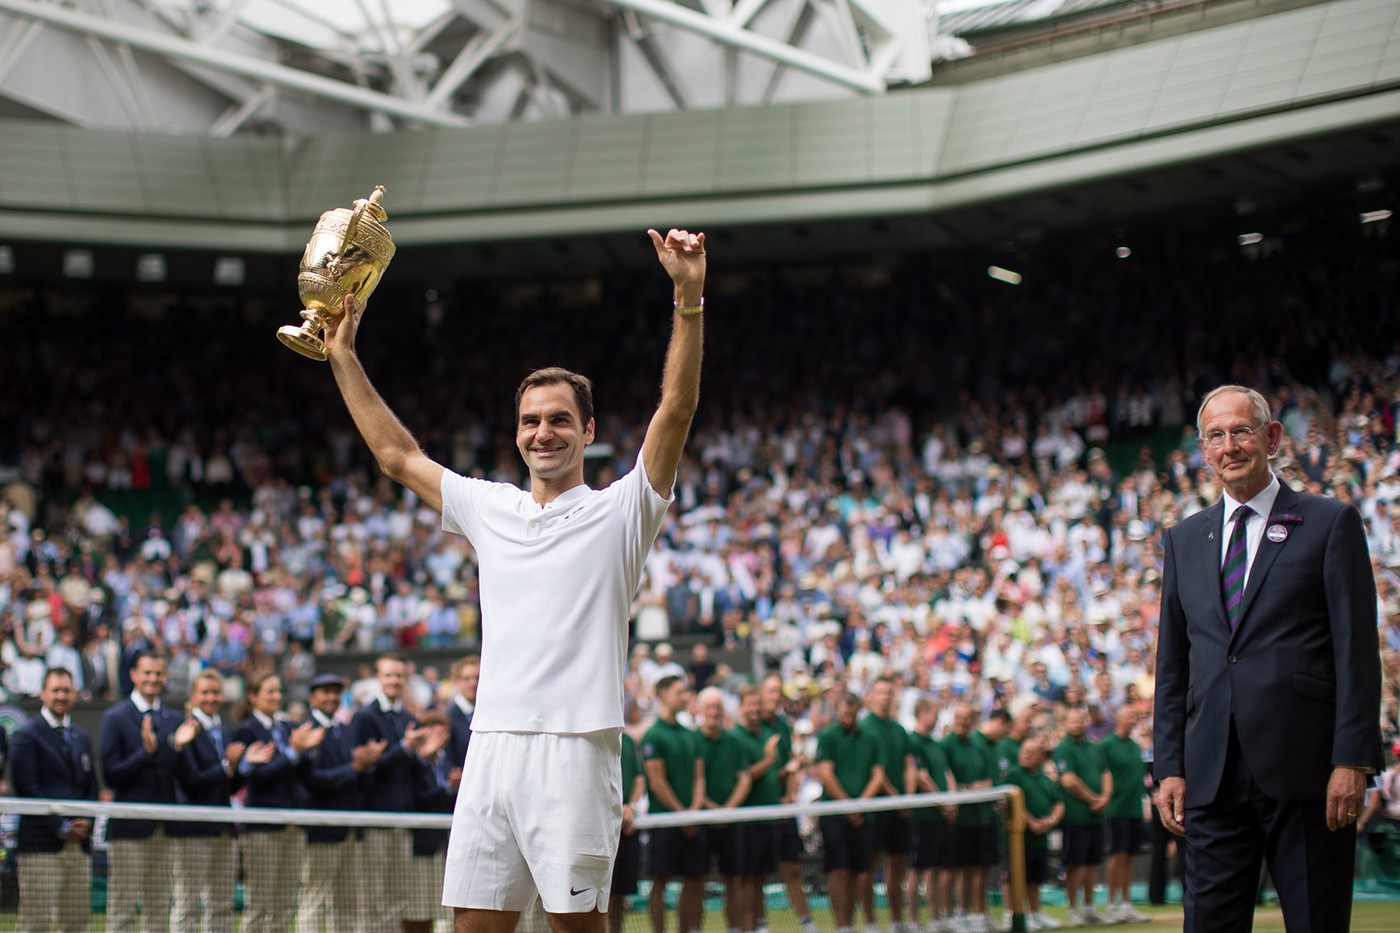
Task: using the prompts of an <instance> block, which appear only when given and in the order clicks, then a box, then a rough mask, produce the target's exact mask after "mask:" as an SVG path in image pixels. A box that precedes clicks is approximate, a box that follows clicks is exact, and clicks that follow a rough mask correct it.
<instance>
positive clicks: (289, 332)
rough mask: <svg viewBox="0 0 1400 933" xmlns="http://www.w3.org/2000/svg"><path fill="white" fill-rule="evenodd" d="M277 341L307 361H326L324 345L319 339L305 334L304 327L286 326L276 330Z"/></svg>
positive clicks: (313, 335)
mask: <svg viewBox="0 0 1400 933" xmlns="http://www.w3.org/2000/svg"><path fill="white" fill-rule="evenodd" d="M277 339H278V340H280V341H282V342H283V343H284V344H286V345H287V346H289V347H291V348H292V349H293V350H295V351H297V352H298V353H300V354H301V355H302V356H304V357H307V358H308V359H313V360H320V361H322V362H325V360H326V345H325V343H324V342H322V340H321V338H320V337H317V336H316V335H315V334H309V333H307V332H306V328H305V327H293V326H292V325H290V324H288V325H286V326H285V327H279V328H277Z"/></svg>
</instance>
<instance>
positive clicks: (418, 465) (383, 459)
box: [325, 295, 442, 512]
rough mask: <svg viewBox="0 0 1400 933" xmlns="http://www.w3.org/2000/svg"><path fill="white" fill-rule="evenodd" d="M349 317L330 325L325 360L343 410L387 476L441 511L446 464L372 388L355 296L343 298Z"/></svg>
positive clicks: (346, 314) (337, 318)
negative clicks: (359, 342)
mask: <svg viewBox="0 0 1400 933" xmlns="http://www.w3.org/2000/svg"><path fill="white" fill-rule="evenodd" d="M344 310H345V313H344V314H342V315H339V316H338V317H336V318H333V319H332V320H331V323H330V324H329V325H327V327H326V336H325V340H326V356H327V358H328V359H329V360H330V363H331V372H333V373H334V374H335V383H336V385H337V386H339V387H340V394H341V397H342V398H344V399H345V407H346V408H348V409H349V410H350V417H351V418H353V419H354V420H355V427H357V428H359V430H360V435H361V436H362V437H364V439H365V443H366V444H368V445H369V449H370V453H372V454H374V459H375V460H377V461H379V468H380V469H381V470H383V471H384V475H385V476H387V477H389V478H390V479H392V480H394V481H395V482H398V483H402V484H403V485H405V486H407V487H408V488H409V489H412V490H413V491H414V492H415V493H417V494H418V498H420V499H422V500H423V502H424V503H426V504H427V505H429V506H431V507H432V508H433V509H434V510H435V511H438V512H441V511H442V466H441V465H440V464H438V463H434V462H433V461H432V460H430V459H428V457H427V455H426V454H424V453H423V450H422V448H421V447H419V446H418V442H417V441H415V440H414V439H413V435H412V434H410V433H408V428H405V427H404V426H403V422H401V421H399V419H398V418H397V417H396V416H395V415H394V413H393V412H392V411H390V410H389V406H388V405H387V404H385V402H384V399H383V398H382V397H380V395H379V393H378V392H376V391H375V389H374V386H372V385H370V382H369V376H367V375H365V368H364V367H363V366H361V365H360V358H359V357H358V356H357V355H356V354H355V332H356V331H357V330H358V329H359V326H360V316H361V315H363V314H364V313H365V309H364V307H363V306H362V305H357V304H356V303H355V299H354V297H353V296H351V295H346V296H345V306H344Z"/></svg>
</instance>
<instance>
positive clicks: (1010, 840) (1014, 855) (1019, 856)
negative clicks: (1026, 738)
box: [1006, 787, 1026, 933]
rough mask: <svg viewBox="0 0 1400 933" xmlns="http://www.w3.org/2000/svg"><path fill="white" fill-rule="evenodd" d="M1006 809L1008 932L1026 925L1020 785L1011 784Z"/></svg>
mask: <svg viewBox="0 0 1400 933" xmlns="http://www.w3.org/2000/svg"><path fill="white" fill-rule="evenodd" d="M1007 799H1008V800H1009V801H1010V804H1011V805H1010V806H1009V807H1007V810H1006V842H1007V846H1006V848H1007V855H1006V857H1007V862H1008V864H1007V866H1006V877H1007V880H1008V882H1009V887H1010V889H1011V890H1010V892H1009V894H1010V896H1009V897H1008V898H1007V904H1006V907H1007V910H1008V912H1009V913H1010V915H1011V928H1010V929H1011V933H1024V931H1025V929H1026V836H1025V834H1026V799H1025V796H1024V795H1023V794H1022V793H1021V788H1019V787H1013V788H1011V794H1010V796H1009V797H1008V798H1007Z"/></svg>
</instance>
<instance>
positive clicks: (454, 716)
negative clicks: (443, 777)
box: [447, 654, 481, 768]
mask: <svg viewBox="0 0 1400 933" xmlns="http://www.w3.org/2000/svg"><path fill="white" fill-rule="evenodd" d="M480 682H481V656H480V655H475V654H469V655H466V656H465V657H462V658H458V659H457V660H456V661H455V662H454V663H453V665H452V686H454V687H455V688H456V696H454V697H453V698H452V704H451V705H450V706H448V707H447V719H448V722H450V723H451V724H452V743H451V744H450V745H449V746H448V751H447V754H448V757H449V758H450V759H451V760H452V763H453V766H454V767H457V768H461V767H462V762H463V761H465V760H466V757H467V746H468V745H469V744H470V743H471V736H472V716H473V715H474V714H475V713H476V687H477V684H478V683H480Z"/></svg>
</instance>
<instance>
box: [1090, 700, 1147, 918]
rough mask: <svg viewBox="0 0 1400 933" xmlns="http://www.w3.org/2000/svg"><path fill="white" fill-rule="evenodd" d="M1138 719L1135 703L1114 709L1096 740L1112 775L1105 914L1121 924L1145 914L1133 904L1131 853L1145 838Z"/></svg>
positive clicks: (1143, 773) (1144, 765) (1144, 792)
mask: <svg viewBox="0 0 1400 933" xmlns="http://www.w3.org/2000/svg"><path fill="white" fill-rule="evenodd" d="M1141 718H1142V716H1141V713H1139V711H1138V708H1137V707H1136V706H1124V707H1122V708H1121V709H1119V710H1118V719H1117V723H1116V724H1115V727H1114V730H1113V732H1112V733H1111V734H1109V735H1107V736H1105V737H1104V740H1103V741H1102V742H1100V743H1099V747H1100V748H1101V749H1103V754H1104V758H1106V759H1107V760H1108V770H1109V773H1110V774H1112V775H1113V797H1112V799H1111V800H1109V802H1108V812H1107V816H1108V915H1109V916H1110V917H1112V918H1114V919H1116V920H1119V921H1120V922H1123V923H1143V922H1145V921H1146V920H1147V919H1148V917H1147V914H1145V913H1143V912H1142V911H1140V910H1138V909H1137V908H1136V907H1134V906H1133V899H1132V897H1131V895H1130V894H1129V889H1130V888H1131V887H1132V884H1133V855H1134V854H1135V853H1136V852H1137V851H1138V850H1139V849H1140V848H1142V844H1143V842H1145V841H1146V839H1147V824H1146V823H1145V822H1144V821H1143V800H1144V799H1145V798H1146V796H1147V763H1146V762H1145V761H1143V760H1142V746H1141V745H1139V744H1138V743H1137V742H1136V741H1134V740H1133V737H1132V733H1133V729H1135V728H1137V724H1138V722H1139V720H1140V719H1141Z"/></svg>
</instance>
